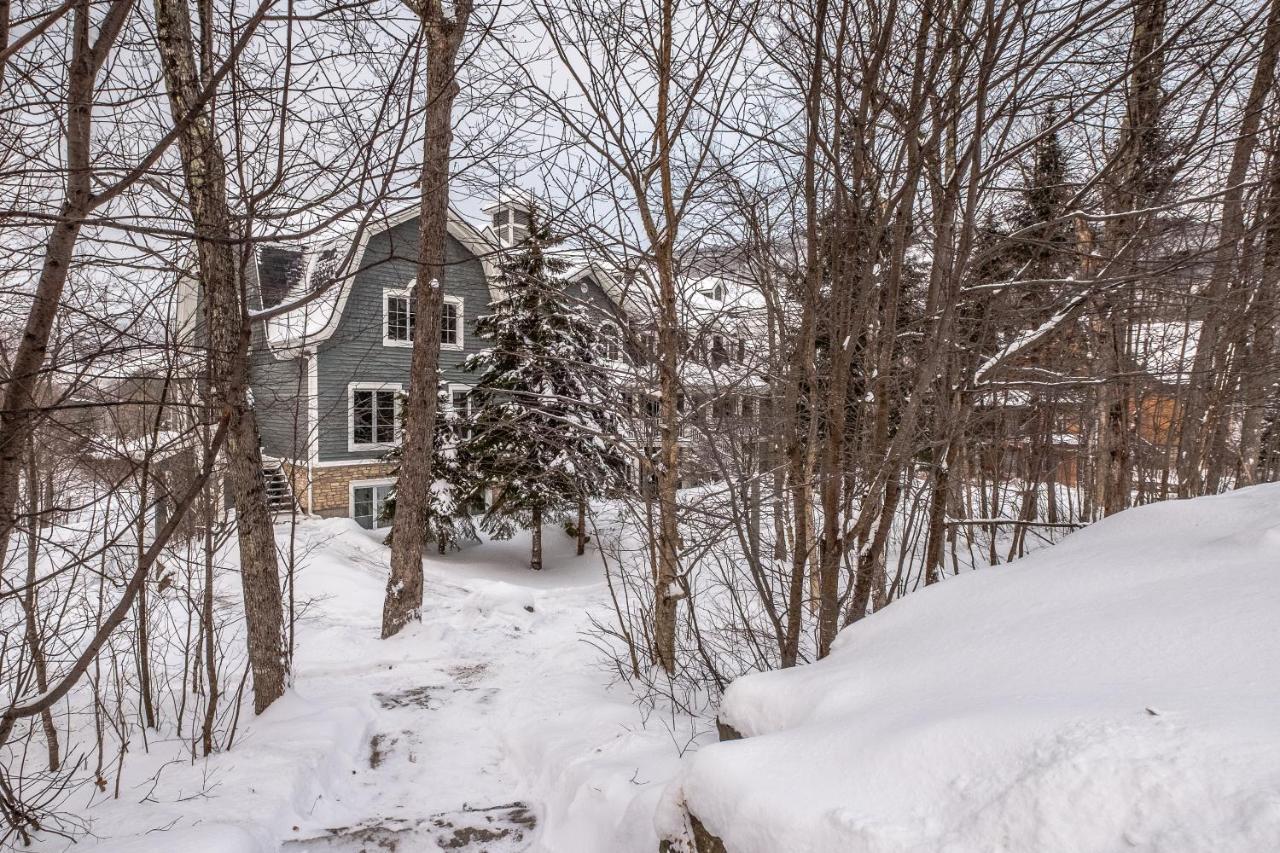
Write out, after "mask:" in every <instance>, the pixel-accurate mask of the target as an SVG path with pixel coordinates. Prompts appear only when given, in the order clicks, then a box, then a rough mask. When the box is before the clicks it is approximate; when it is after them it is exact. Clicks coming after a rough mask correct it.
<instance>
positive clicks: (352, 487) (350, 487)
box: [347, 477, 396, 530]
mask: <svg viewBox="0 0 1280 853" xmlns="http://www.w3.org/2000/svg"><path fill="white" fill-rule="evenodd" d="M395 484H396V478H395V477H379V478H376V479H373V480H352V481H350V482H349V483H348V484H347V517H348V518H350V519H351V520H352V521H355V519H356V489H373V490H374V491H373V499H374V501H375V502H376V501H377V499H378V487H380V486H394V485H395ZM375 509H379V508H378V507H375ZM381 515H382V513H381V512H378V514H377V515H375V516H374V519H373V527H363V526H362V528H361V529H363V530H385V529H386V527H379V526H378V519H379V518H380V517H381ZM356 523H357V524H358V523H359V522H356ZM388 526H390V525H388Z"/></svg>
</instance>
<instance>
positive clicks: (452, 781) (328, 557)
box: [283, 528, 607, 853]
mask: <svg viewBox="0 0 1280 853" xmlns="http://www.w3.org/2000/svg"><path fill="white" fill-rule="evenodd" d="M555 533H556V531H555V530H554V528H549V529H548V531H547V536H546V540H547V544H548V545H549V546H550V548H549V553H548V559H547V560H546V565H547V568H546V569H545V570H544V571H543V572H542V573H540V574H535V573H533V572H531V571H529V569H528V568H527V561H528V552H527V537H520V538H517V539H516V540H513V541H511V542H505V543H498V542H492V543H486V544H485V545H482V546H477V547H472V548H468V549H466V550H465V551H463V552H461V553H455V554H450V555H445V556H443V557H438V556H435V555H431V556H429V557H428V558H427V560H426V561H425V563H426V590H427V592H426V596H425V598H426V601H425V604H424V612H423V619H422V622H421V624H418V625H414V626H412V627H411V628H409V629H407V630H406V631H405V632H404V633H403V634H402V635H401V636H398V637H395V638H393V639H391V640H387V641H383V640H379V639H378V638H377V637H378V629H379V618H380V614H381V604H382V596H383V584H384V582H385V581H384V580H383V579H384V578H385V566H386V557H385V552H384V551H383V549H382V547H381V546H380V545H379V544H378V542H377V539H376V538H373V537H374V536H376V534H370V538H371V541H369V542H366V541H363V536H364V535H363V534H361V533H354V532H351V531H346V532H343V533H342V534H340V535H339V536H337V537H335V538H334V539H332V540H330V541H329V543H328V544H327V546H326V547H325V549H324V551H323V553H321V554H320V555H318V558H317V559H314V560H312V561H311V564H310V565H308V566H307V568H306V570H305V574H306V579H305V580H304V581H303V582H302V583H301V584H300V586H305V588H306V589H307V590H308V591H310V593H311V594H313V595H317V596H319V598H318V600H317V602H316V605H315V611H316V613H315V616H314V618H312V619H311V620H310V624H309V626H308V630H307V634H306V638H305V644H304V645H303V647H302V649H301V653H300V656H299V661H298V680H299V685H300V689H301V690H303V691H304V692H306V693H307V694H308V695H309V696H310V697H311V698H312V699H313V700H314V701H319V702H321V703H325V704H329V703H333V704H338V703H341V702H342V701H344V700H350V699H351V698H353V697H356V696H365V697H368V705H369V707H370V709H371V714H372V718H371V721H370V725H369V727H368V742H367V752H366V755H367V760H366V761H365V763H364V766H362V767H357V768H354V769H353V770H352V773H351V777H350V779H349V780H346V783H345V784H335V785H332V786H330V790H329V791H328V793H327V795H326V799H327V802H324V803H323V804H321V805H318V807H317V808H316V809H315V813H314V815H313V817H312V822H311V823H310V824H309V825H306V826H301V825H300V826H299V827H298V829H297V830H296V832H295V833H294V834H295V835H296V838H294V839H292V840H288V841H286V842H285V844H284V847H283V850H285V851H290V853H311V851H337V853H356V851H364V850H371V851H372V850H379V851H381V850H400V851H416V850H435V849H448V850H462V851H477V853H478V851H481V850H483V851H488V853H517V851H526V850H529V849H531V848H532V846H533V844H534V842H535V840H536V837H537V835H538V829H539V827H538V822H539V816H540V815H541V814H542V812H543V811H544V807H543V805H542V803H541V802H540V800H539V797H538V796H537V792H536V791H533V790H530V782H529V780H527V779H526V778H524V777H523V775H522V774H521V772H520V770H519V766H518V764H517V763H516V762H514V761H513V760H512V753H513V752H523V751H525V750H526V748H527V740H528V739H529V738H536V737H538V736H539V735H538V733H537V729H538V728H539V724H540V723H541V722H543V721H546V720H548V719H554V718H555V717H556V716H558V715H559V713H560V711H561V710H563V709H564V707H565V705H566V703H571V702H572V701H573V700H572V685H571V684H570V683H569V682H570V681H572V680H575V679H577V678H579V677H580V676H581V663H582V662H583V648H582V646H583V643H582V638H581V632H582V631H583V630H584V629H585V628H586V627H587V615H586V614H587V611H588V610H589V609H590V608H592V607H594V606H595V605H597V604H599V603H600V602H599V596H600V593H601V591H602V586H603V584H602V578H603V574H602V568H601V563H600V557H599V555H598V554H597V553H595V552H594V551H593V550H592V551H589V552H588V553H587V554H586V555H584V556H583V557H581V558H577V557H573V556H572V545H573V543H572V540H570V539H569V538H568V537H564V536H556V535H555ZM353 569H354V570H356V571H353ZM366 581H367V582H366ZM566 667H570V668H572V669H574V670H578V671H577V672H575V673H573V675H572V677H571V678H570V679H566V677H565V668H566ZM595 674H596V676H597V677H598V680H599V681H601V682H603V681H604V680H606V678H607V676H606V675H605V673H603V672H597V673H595ZM597 701H598V700H597Z"/></svg>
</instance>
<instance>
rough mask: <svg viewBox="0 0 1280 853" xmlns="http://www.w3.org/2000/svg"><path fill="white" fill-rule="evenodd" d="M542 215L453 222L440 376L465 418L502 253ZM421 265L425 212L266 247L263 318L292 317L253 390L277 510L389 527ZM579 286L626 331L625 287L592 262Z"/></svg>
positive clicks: (258, 294)
mask: <svg viewBox="0 0 1280 853" xmlns="http://www.w3.org/2000/svg"><path fill="white" fill-rule="evenodd" d="M529 210H530V208H529V202H528V200H527V199H526V198H524V197H521V196H516V195H507V196H504V197H501V198H499V199H498V200H496V201H495V202H494V203H493V204H491V205H489V206H488V207H486V208H485V209H484V212H485V214H486V215H487V216H488V217H489V219H488V221H487V222H486V223H485V224H484V225H483V226H477V225H476V224H473V223H471V222H468V221H467V220H466V219H465V218H464V217H462V216H461V215H459V214H458V213H457V212H456V211H451V213H450V217H449V222H448V245H447V249H446V260H447V263H448V271H447V273H446V275H445V278H444V282H443V290H444V310H443V319H442V327H441V340H440V371H441V375H442V376H443V378H444V381H445V382H446V383H448V387H449V391H450V397H449V405H451V406H453V407H455V408H456V409H465V408H466V407H467V405H468V398H467V392H468V391H469V389H470V387H471V385H472V384H473V383H474V382H475V376H474V375H473V374H470V373H468V372H466V371H464V370H463V368H462V365H463V362H464V360H465V359H466V358H467V356H469V355H471V354H473V353H476V352H479V351H480V350H482V349H483V348H484V347H485V346H486V344H485V343H484V342H483V341H481V340H480V339H479V338H477V337H476V335H475V331H474V330H475V321H476V318H477V317H479V316H480V315H482V314H485V313H487V312H488V310H489V306H490V304H491V303H492V302H493V300H494V296H495V294H494V293H493V291H492V290H491V287H492V284H491V282H492V281H493V279H494V276H495V272H496V270H495V268H494V265H493V261H494V257H495V254H496V253H497V252H498V251H499V250H500V249H501V248H502V247H503V246H509V245H512V244H513V243H515V242H518V241H519V240H521V239H522V238H523V237H524V229H525V227H526V226H527V223H528V221H529V218H528V217H529ZM417 256H418V209H417V206H414V207H412V208H410V209H407V210H404V211H401V212H400V213H398V214H393V215H390V216H388V217H386V218H385V219H384V220H382V221H380V222H378V223H376V224H375V225H371V226H368V227H365V228H364V229H362V230H361V231H359V232H358V233H357V234H356V235H350V236H347V237H341V238H337V239H334V240H330V241H328V242H326V243H325V244H323V245H319V246H311V247H306V248H295V247H286V246H262V247H260V248H259V250H258V252H257V263H256V265H255V273H256V275H255V276H254V279H255V280H254V281H253V282H252V283H251V286H250V291H251V294H252V295H251V299H252V300H253V301H254V302H255V303H256V304H255V305H254V306H253V307H254V308H257V309H272V308H277V309H280V313H278V314H277V316H274V317H271V318H270V319H265V320H259V321H257V322H255V324H254V326H255V327H254V329H253V343H252V367H251V371H252V378H251V390H252V395H253V400H252V402H253V407H254V410H255V412H256V414H257V418H258V426H259V430H260V433H261V440H262V446H263V454H264V466H265V467H266V469H267V470H266V474H267V477H268V489H269V490H270V491H271V492H272V493H273V497H274V498H276V499H277V500H281V499H288V500H290V501H296V504H297V506H298V508H299V509H300V510H301V511H303V512H306V513H309V514H314V515H319V516H326V517H332V516H347V517H351V518H354V519H356V520H357V521H358V522H359V523H360V524H362V525H363V526H365V527H376V526H379V525H380V524H381V522H380V521H379V515H380V512H381V504H382V501H383V500H384V499H385V498H386V496H387V494H388V493H389V491H390V488H391V485H392V483H393V479H392V473H393V470H392V466H391V465H390V464H388V463H387V462H386V461H384V459H383V457H384V455H385V454H386V452H387V451H388V450H390V449H391V448H392V447H393V446H394V445H395V444H396V443H397V442H398V441H399V437H400V415H399V405H398V399H397V398H398V395H399V394H401V393H402V392H404V391H405V390H406V389H407V388H408V384H409V370H410V359H411V355H412V335H413V329H414V309H413V304H414V301H413V299H412V294H413V288H414V287H415V285H416V284H417V282H416V281H415V276H416V274H417V264H416V259H417ZM570 278H571V286H570V292H571V295H572V296H573V297H574V298H576V299H580V300H582V301H583V302H584V303H585V304H587V305H588V306H589V307H590V310H592V311H593V312H596V313H597V314H598V315H599V317H600V322H601V326H602V328H606V327H607V326H608V325H613V327H614V328H615V329H616V330H618V331H619V332H620V331H621V328H622V327H623V325H624V324H625V323H626V320H625V313H624V312H623V311H622V309H621V307H620V305H621V304H622V299H621V295H620V292H619V291H618V289H617V282H616V280H615V279H614V278H613V277H611V276H609V275H607V274H605V273H603V272H602V271H601V268H600V267H599V266H598V265H595V264H592V263H589V262H586V261H585V260H581V259H580V260H579V262H578V263H576V264H575V266H574V269H573V272H572V273H571V275H570Z"/></svg>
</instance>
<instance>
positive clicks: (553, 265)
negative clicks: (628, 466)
mask: <svg viewBox="0 0 1280 853" xmlns="http://www.w3.org/2000/svg"><path fill="white" fill-rule="evenodd" d="M529 231H530V235H529V237H528V239H526V240H525V241H524V242H523V243H521V244H520V245H519V246H516V247H514V248H512V249H510V250H508V251H506V252H505V253H504V254H503V256H502V257H501V258H500V259H499V262H498V266H499V275H498V276H497V279H496V280H495V281H494V288H495V290H496V291H497V292H498V293H500V294H502V295H501V297H500V298H499V299H498V301H496V302H495V303H494V306H493V309H494V310H493V313H492V314H489V315H487V316H484V317H481V318H479V319H478V320H477V321H476V334H477V335H478V336H480V337H481V338H484V339H486V340H488V341H489V342H490V344H491V346H490V347H489V349H487V350H485V351H484V352H481V353H478V354H476V355H474V356H472V357H471V358H469V359H468V360H467V363H466V369H467V370H470V371H475V372H478V373H479V374H480V377H479V379H478V381H477V383H476V386H475V388H474V389H472V391H471V399H472V404H473V411H474V413H475V414H474V417H473V419H472V429H471V435H470V436H469V437H468V438H466V439H465V440H464V441H463V449H462V453H463V455H464V456H465V457H466V458H467V460H468V462H469V464H470V465H472V466H473V467H474V470H475V471H476V472H477V473H478V476H480V477H481V478H483V479H484V480H485V481H486V482H487V483H488V484H489V485H490V486H491V487H492V489H493V492H494V499H493V504H492V506H490V508H489V511H488V512H487V513H486V515H485V517H484V520H483V521H482V526H483V528H484V529H485V530H486V531H487V532H489V533H490V534H491V535H493V536H495V537H497V538H506V537H509V536H511V535H512V533H513V532H514V530H515V527H516V526H517V525H528V526H529V527H530V528H531V529H532V531H533V545H532V553H531V555H530V561H529V564H530V568H532V569H541V568H542V524H543V520H544V518H545V517H546V515H547V514H548V513H551V512H555V511H558V510H562V509H566V508H568V507H570V506H574V505H580V504H581V503H582V502H584V501H586V500H588V499H590V498H592V497H597V496H600V495H602V494H605V493H607V492H608V491H609V490H610V489H611V488H613V487H614V486H616V485H618V484H619V483H620V482H621V479H622V476H623V472H624V471H625V460H624V458H623V456H622V454H621V452H620V450H619V448H618V444H617V441H616V433H617V429H616V421H615V419H614V416H613V415H612V413H611V412H610V411H609V407H608V406H606V405H605V402H606V398H605V393H604V389H605V388H606V385H607V375H606V372H605V369H604V368H603V366H602V364H601V362H602V360H603V358H602V350H603V341H602V340H601V339H600V337H599V335H598V333H597V332H596V330H595V325H594V324H593V323H592V322H591V321H590V320H589V319H588V317H587V316H586V313H585V311H584V310H583V309H582V308H581V307H579V306H575V305H572V304H570V302H569V300H568V299H567V297H566V295H565V285H566V281H565V276H564V273H565V271H566V269H567V267H568V264H567V262H566V261H565V260H564V259H563V258H561V257H557V256H555V255H554V254H553V253H552V252H551V250H552V249H553V247H554V246H555V245H557V244H558V243H559V242H560V240H559V239H557V238H556V237H555V236H553V234H552V231H551V229H550V227H549V225H548V224H547V223H546V222H545V221H544V220H543V219H542V217H541V216H540V215H539V213H538V211H536V210H535V211H532V212H531V217H530V227H529Z"/></svg>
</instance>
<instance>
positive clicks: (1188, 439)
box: [1178, 0, 1280, 497]
mask: <svg viewBox="0 0 1280 853" xmlns="http://www.w3.org/2000/svg"><path fill="white" fill-rule="evenodd" d="M1278 53H1280V0H1271V4H1270V9H1269V11H1268V13H1267V28H1266V33H1265V35H1264V37H1263V42H1262V49H1261V52H1260V53H1259V55H1258V68H1257V71H1256V72H1255V73H1254V77H1253V84H1252V85H1251V86H1250V89H1249V97H1248V100H1247V101H1246V102H1245V107H1244V113H1243V115H1242V116H1241V118H1240V130H1239V134H1238V135H1237V136H1236V138H1235V145H1234V147H1233V149H1232V154H1231V166H1230V169H1229V170H1228V172H1227V178H1226V186H1225V189H1224V192H1223V196H1222V224H1221V230H1220V234H1219V242H1218V248H1217V252H1216V254H1215V256H1214V262H1213V270H1212V273H1211V275H1210V279H1209V284H1208V286H1207V288H1206V291H1205V294H1204V297H1203V298H1205V299H1206V300H1207V302H1208V305H1209V309H1210V310H1208V311H1206V312H1205V316H1204V319H1203V320H1202V322H1201V325H1200V335H1199V339H1198V341H1197V344H1196V354H1195V359H1194V361H1193V363H1192V369H1191V378H1190V385H1189V389H1188V396H1187V402H1186V406H1185V408H1184V411H1183V416H1182V425H1183V427H1182V434H1181V436H1180V438H1179V455H1180V461H1179V486H1178V491H1179V494H1180V495H1181V496H1182V497H1189V496H1191V495H1193V494H1195V493H1197V492H1198V491H1199V490H1200V489H1201V486H1202V485H1203V484H1202V481H1201V472H1202V469H1203V466H1204V464H1205V461H1206V460H1205V458H1204V457H1205V455H1206V453H1209V452H1212V441H1211V438H1210V436H1209V435H1207V433H1211V432H1212V431H1213V430H1214V427H1215V425H1214V423H1213V419H1212V418H1209V417H1207V415H1209V413H1210V410H1211V409H1212V408H1214V406H1215V404H1216V405H1219V406H1220V405H1221V404H1222V401H1220V400H1219V401H1211V400H1210V399H1209V398H1210V397H1211V390H1212V388H1213V386H1214V385H1215V384H1220V383H1223V382H1224V381H1225V380H1226V378H1227V377H1225V376H1222V375H1220V373H1223V372H1225V371H1222V370H1221V368H1222V366H1223V364H1222V363H1223V361H1224V359H1225V358H1226V345H1227V343H1228V342H1229V336H1228V335H1226V334H1224V331H1225V330H1226V326H1227V324H1228V323H1229V322H1231V321H1232V320H1234V319H1239V318H1236V317H1233V316H1232V315H1233V314H1234V313H1236V312H1234V311H1231V310H1221V309H1228V308H1231V307H1235V306H1234V305H1230V306H1228V305H1223V304H1222V303H1223V302H1224V301H1227V296H1228V293H1229V292H1230V291H1232V290H1237V291H1238V290H1241V289H1242V288H1243V281H1236V282H1233V281H1232V279H1233V275H1234V274H1237V273H1240V272H1242V270H1239V262H1240V258H1241V257H1242V255H1243V254H1244V253H1243V246H1244V236H1245V228H1244V223H1245V216H1244V193H1245V186H1244V184H1245V178H1246V176H1247V175H1248V170H1249V164H1250V162H1251V161H1252V160H1253V154H1254V149H1255V148H1256V147H1257V144H1258V136H1259V133H1258V131H1259V127H1260V125H1261V122H1262V115H1263V112H1264V111H1265V108H1266V102H1267V99H1268V97H1269V96H1270V95H1271V90H1272V87H1273V85H1274V83H1275V69H1276V60H1277V54H1278ZM1239 277H1240V278H1241V279H1243V276H1239Z"/></svg>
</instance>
